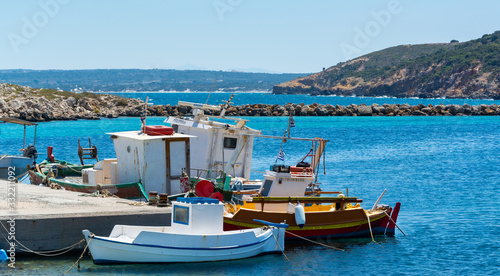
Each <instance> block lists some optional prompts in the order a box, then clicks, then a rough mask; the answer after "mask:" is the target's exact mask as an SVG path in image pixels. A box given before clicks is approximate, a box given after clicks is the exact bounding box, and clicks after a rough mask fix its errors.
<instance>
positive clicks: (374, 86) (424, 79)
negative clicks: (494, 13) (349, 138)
mask: <svg viewBox="0 0 500 276" xmlns="http://www.w3.org/2000/svg"><path fill="white" fill-rule="evenodd" d="M499 38H500V31H497V32H495V33H493V34H490V35H484V36H483V37H482V38H480V39H476V40H471V41H467V42H463V43H456V42H454V43H445V44H420V45H400V46H396V47H391V48H387V49H384V50H381V51H377V52H373V53H370V54H367V55H364V56H361V57H358V58H356V59H353V60H350V61H347V62H343V63H339V64H337V65H335V66H332V67H330V68H328V69H327V70H325V71H322V72H319V73H316V74H313V75H310V76H306V77H303V78H298V79H295V80H292V81H290V82H286V83H282V84H279V85H276V86H275V87H274V89H273V91H274V93H278V94H297V93H308V94H323V95H332V94H336V95H357V96H396V97H415V96H417V97H423V98H426V97H450V98H495V99H497V98H499V97H500V90H499V83H500V39H499Z"/></svg>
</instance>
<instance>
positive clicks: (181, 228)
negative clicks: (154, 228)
mask: <svg viewBox="0 0 500 276" xmlns="http://www.w3.org/2000/svg"><path fill="white" fill-rule="evenodd" d="M223 215H224V204H223V203H221V202H220V201H219V200H218V199H213V198H203V197H194V198H183V197H182V198H177V201H174V202H173V206H172V224H171V225H172V233H179V234H200V235H212V234H221V233H223V225H224V216H223Z"/></svg>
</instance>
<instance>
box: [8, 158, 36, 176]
mask: <svg viewBox="0 0 500 276" xmlns="http://www.w3.org/2000/svg"><path fill="white" fill-rule="evenodd" d="M31 163H33V158H29V157H23V156H13V155H7V156H3V157H0V179H9V176H10V177H11V179H12V177H15V178H18V177H19V176H20V175H22V174H24V173H26V171H28V168H27V166H28V165H30V164H31Z"/></svg>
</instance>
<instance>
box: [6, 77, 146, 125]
mask: <svg viewBox="0 0 500 276" xmlns="http://www.w3.org/2000/svg"><path fill="white" fill-rule="evenodd" d="M143 108H144V102H143V101H141V100H139V99H126V98H121V97H118V96H113V95H106V94H92V93H80V94H78V93H72V92H65V91H57V90H44V89H34V88H30V87H27V86H18V85H12V84H0V116H3V117H13V118H19V119H23V120H27V121H33V122H43V121H52V120H76V119H89V120H96V119H99V118H100V117H107V118H116V117H118V116H140V115H141V112H142V110H143Z"/></svg>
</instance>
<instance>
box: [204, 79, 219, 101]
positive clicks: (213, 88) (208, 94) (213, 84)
mask: <svg viewBox="0 0 500 276" xmlns="http://www.w3.org/2000/svg"><path fill="white" fill-rule="evenodd" d="M215 82H217V78H215V80H214V84H212V89H210V93H209V94H208V98H207V101H206V102H205V105H207V104H208V99H210V95H212V91H213V90H214V86H215Z"/></svg>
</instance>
